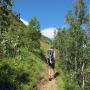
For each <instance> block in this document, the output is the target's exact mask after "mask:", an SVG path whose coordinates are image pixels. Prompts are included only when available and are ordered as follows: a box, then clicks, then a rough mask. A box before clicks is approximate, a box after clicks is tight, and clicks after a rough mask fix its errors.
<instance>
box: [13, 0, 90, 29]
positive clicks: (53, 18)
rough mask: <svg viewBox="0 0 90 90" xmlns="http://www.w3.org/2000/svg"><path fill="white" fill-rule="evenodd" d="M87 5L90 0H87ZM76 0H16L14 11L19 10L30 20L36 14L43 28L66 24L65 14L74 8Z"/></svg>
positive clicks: (22, 16)
mask: <svg viewBox="0 0 90 90" xmlns="http://www.w3.org/2000/svg"><path fill="white" fill-rule="evenodd" d="M85 1H86V4H87V6H89V4H90V0H85ZM74 2H75V0H15V2H14V6H13V11H15V12H19V13H20V14H21V18H22V19H24V20H26V21H29V20H30V19H31V18H32V17H33V16H36V17H37V18H38V20H39V22H40V26H41V29H45V30H46V29H47V28H51V29H48V30H52V28H57V27H63V26H65V15H66V13H67V11H68V10H70V9H72V8H73V3H74Z"/></svg>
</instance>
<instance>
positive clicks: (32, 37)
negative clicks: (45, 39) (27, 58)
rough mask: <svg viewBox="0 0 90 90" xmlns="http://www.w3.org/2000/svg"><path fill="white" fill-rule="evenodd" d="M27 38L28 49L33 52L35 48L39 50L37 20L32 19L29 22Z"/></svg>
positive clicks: (39, 35) (38, 26) (39, 34)
mask: <svg viewBox="0 0 90 90" xmlns="http://www.w3.org/2000/svg"><path fill="white" fill-rule="evenodd" d="M27 30H28V31H27V36H28V40H29V49H30V50H31V51H33V49H35V48H40V41H39V40H40V37H41V33H40V25H39V22H38V20H37V19H36V18H35V17H34V18H32V19H31V21H30V22H29V26H28V29H27Z"/></svg>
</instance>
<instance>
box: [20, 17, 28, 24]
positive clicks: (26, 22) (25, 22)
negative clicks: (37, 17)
mask: <svg viewBox="0 0 90 90" xmlns="http://www.w3.org/2000/svg"><path fill="white" fill-rule="evenodd" d="M20 20H21V21H22V22H23V23H24V24H25V25H26V26H28V24H29V23H28V21H25V20H24V19H22V18H20Z"/></svg>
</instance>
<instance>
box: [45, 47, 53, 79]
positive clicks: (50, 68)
mask: <svg viewBox="0 0 90 90" xmlns="http://www.w3.org/2000/svg"><path fill="white" fill-rule="evenodd" d="M47 64H48V73H49V80H51V79H52V78H54V74H55V72H54V67H55V50H54V47H50V48H49V49H48V50H47Z"/></svg>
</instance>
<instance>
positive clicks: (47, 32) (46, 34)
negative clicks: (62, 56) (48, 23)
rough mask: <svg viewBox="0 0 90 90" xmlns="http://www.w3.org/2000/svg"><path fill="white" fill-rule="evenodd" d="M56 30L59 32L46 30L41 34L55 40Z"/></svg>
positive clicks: (50, 29) (53, 29)
mask: <svg viewBox="0 0 90 90" xmlns="http://www.w3.org/2000/svg"><path fill="white" fill-rule="evenodd" d="M55 30H57V29H56V28H46V29H43V30H41V33H42V35H44V36H46V37H48V38H50V39H53V38H54V32H55Z"/></svg>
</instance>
